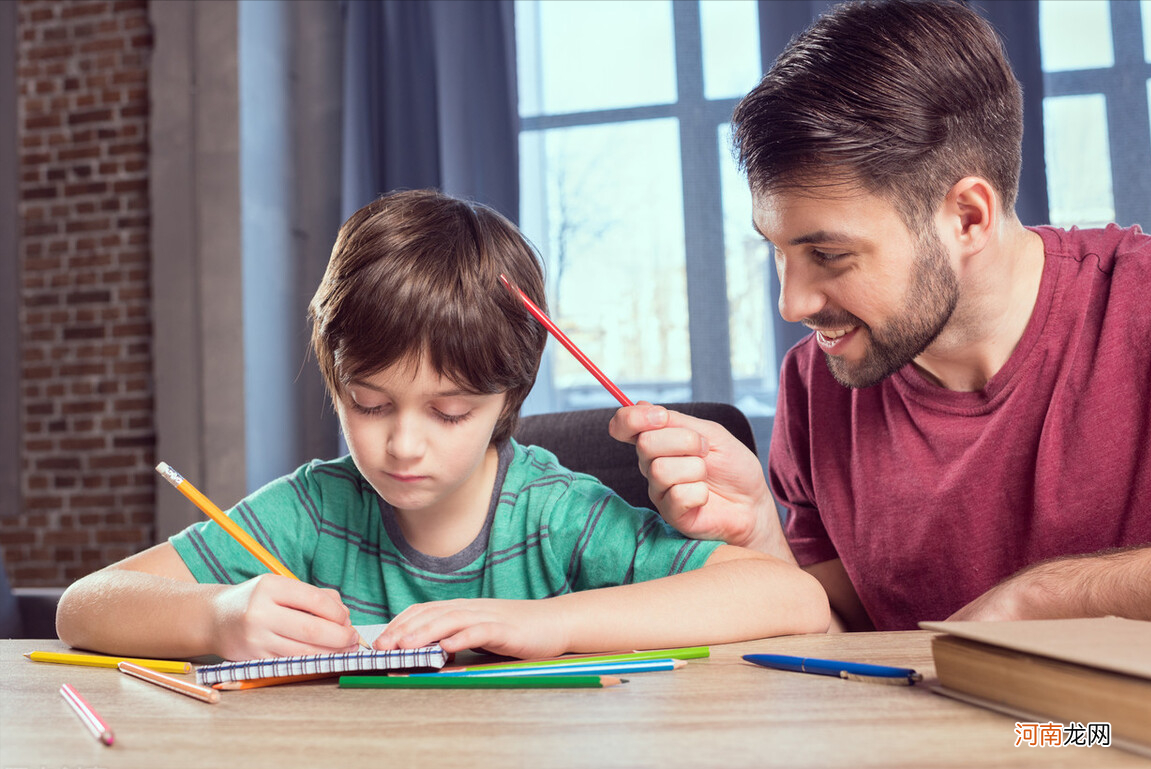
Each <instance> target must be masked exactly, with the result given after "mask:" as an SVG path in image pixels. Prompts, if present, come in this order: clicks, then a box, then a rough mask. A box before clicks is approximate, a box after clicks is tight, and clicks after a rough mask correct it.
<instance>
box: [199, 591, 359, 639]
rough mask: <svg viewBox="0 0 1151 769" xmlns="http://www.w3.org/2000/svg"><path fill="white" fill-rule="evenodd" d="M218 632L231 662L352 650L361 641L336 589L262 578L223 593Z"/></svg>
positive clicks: (216, 605) (215, 628)
mask: <svg viewBox="0 0 1151 769" xmlns="http://www.w3.org/2000/svg"><path fill="white" fill-rule="evenodd" d="M213 608H214V609H215V611H214V612H213V614H214V617H215V621H214V626H213V628H212V632H213V634H214V635H215V637H216V639H217V643H216V647H217V648H219V649H220V656H222V657H224V658H226V659H234V660H240V659H257V658H263V657H288V656H292V655H296V654H316V653H324V652H338V651H348V650H350V649H355V648H357V639H358V638H359V635H358V633H357V632H356V629H355V628H354V627H352V623H351V620H350V619H349V617H348V609H347V607H345V606H344V604H343V603H342V602H341V601H340V596H339V594H338V593H337V592H336V591H334V590H329V589H326V588H318V587H315V586H314V585H309V584H307V583H306V582H300V581H299V580H293V579H288V578H286V577H281V576H279V575H276V574H262V575H260V576H259V577H255V578H253V579H249V580H246V581H244V582H241V583H240V584H238V585H231V586H229V587H227V588H226V589H224V590H222V591H221V592H220V594H219V595H218V596H217V597H216V599H215V601H214V607H213Z"/></svg>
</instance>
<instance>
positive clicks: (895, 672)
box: [743, 654, 923, 686]
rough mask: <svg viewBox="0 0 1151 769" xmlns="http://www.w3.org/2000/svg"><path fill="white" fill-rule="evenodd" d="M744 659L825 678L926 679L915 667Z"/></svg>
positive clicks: (900, 681) (878, 681)
mask: <svg viewBox="0 0 1151 769" xmlns="http://www.w3.org/2000/svg"><path fill="white" fill-rule="evenodd" d="M743 658H744V659H745V660H747V661H748V662H753V663H755V664H756V665H760V666H762V667H765V668H773V669H775V670H793V671H795V672H796V673H815V674H817V675H821V676H834V677H835V678H846V679H848V680H850V681H867V682H869V683H876V684H902V685H904V686H907V685H910V684H913V683H915V682H916V681H922V680H923V676H922V675H921V674H920V673H916V672H915V671H914V670H912V669H911V668H894V667H889V666H887V665H868V664H867V663H864V662H837V661H836V660H820V659H815V658H813V657H789V656H788V655H786V654H745V655H743Z"/></svg>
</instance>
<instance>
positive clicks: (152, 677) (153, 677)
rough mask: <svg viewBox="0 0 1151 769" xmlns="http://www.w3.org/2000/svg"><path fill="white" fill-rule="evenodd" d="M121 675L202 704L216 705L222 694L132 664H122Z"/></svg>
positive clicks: (119, 666) (120, 665) (120, 667)
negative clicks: (124, 674)
mask: <svg viewBox="0 0 1151 769" xmlns="http://www.w3.org/2000/svg"><path fill="white" fill-rule="evenodd" d="M116 667H118V668H119V669H120V672H121V673H127V674H128V675H130V676H135V677H136V678H141V679H143V680H145V681H147V682H148V683H152V684H156V686H162V687H164V688H165V689H170V690H172V691H174V692H177V693H179V694H183V695H186V696H188V697H192V698H194V699H197V700H200V701H201V702H210V703H216V702H219V701H220V693H219V692H218V691H216V690H215V689H209V688H208V687H207V686H200V685H199V684H194V683H191V682H189V681H181V680H180V679H179V678H173V677H172V676H166V675H164V674H163V673H157V672H156V671H155V670H149V669H148V668H144V667H140V666H139V665H133V664H132V663H131V662H121V663H120V664H119V665H117V666H116Z"/></svg>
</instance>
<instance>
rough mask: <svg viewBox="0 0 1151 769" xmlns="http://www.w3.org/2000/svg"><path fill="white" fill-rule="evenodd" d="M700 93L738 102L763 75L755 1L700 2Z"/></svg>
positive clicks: (709, 0)
mask: <svg viewBox="0 0 1151 769" xmlns="http://www.w3.org/2000/svg"><path fill="white" fill-rule="evenodd" d="M699 23H700V27H701V29H700V33H701V39H702V42H703V92H704V96H705V97H706V98H708V99H732V98H738V97H741V96H743V95H744V94H746V93H747V92H748V91H750V90H751V89H752V88H753V87H755V84H756V83H758V82H759V78H760V77H761V76H762V75H763V72H762V71H761V69H762V68H761V67H760V63H759V13H758V11H757V10H756V3H755V0H700V3H699Z"/></svg>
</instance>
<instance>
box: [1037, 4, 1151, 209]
mask: <svg viewBox="0 0 1151 769" xmlns="http://www.w3.org/2000/svg"><path fill="white" fill-rule="evenodd" d="M1039 34H1040V46H1041V54H1042V62H1043V72H1044V93H1045V96H1044V100H1043V128H1044V143H1045V152H1046V159H1047V187H1048V199H1049V202H1050V208H1051V222H1052V223H1053V224H1056V225H1059V226H1063V227H1068V226H1071V225H1073V224H1074V225H1079V226H1098V225H1102V224H1105V223H1107V222H1118V223H1119V224H1123V225H1130V224H1135V223H1141V224H1143V225H1144V226H1147V225H1148V224H1151V216H1149V214H1151V209H1149V207H1148V206H1149V202H1148V201H1149V198H1148V195H1149V194H1151V119H1149V116H1148V91H1149V89H1151V80H1149V78H1151V64H1149V63H1148V62H1151V2H1148V0H1141V2H1138V3H1134V2H1129V0H1110V2H1099V0H1040V4H1039Z"/></svg>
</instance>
